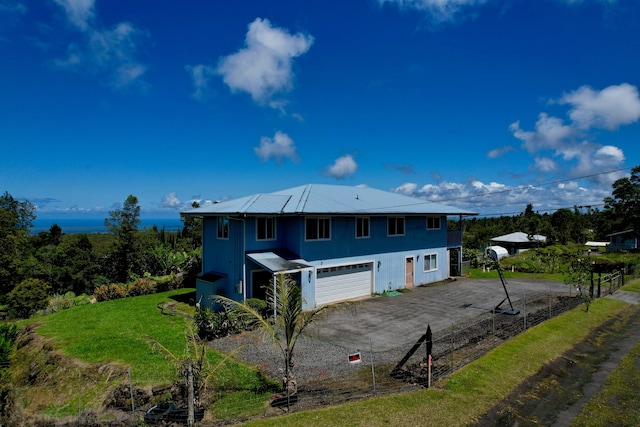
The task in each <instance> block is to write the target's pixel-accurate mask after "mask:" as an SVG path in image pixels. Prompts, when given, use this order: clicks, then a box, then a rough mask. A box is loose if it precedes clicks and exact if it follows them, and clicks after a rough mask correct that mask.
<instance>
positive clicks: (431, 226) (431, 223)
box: [427, 216, 440, 230]
mask: <svg viewBox="0 0 640 427" xmlns="http://www.w3.org/2000/svg"><path fill="white" fill-rule="evenodd" d="M427 230H440V217H439V216H428V217H427Z"/></svg>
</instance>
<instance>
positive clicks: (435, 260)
mask: <svg viewBox="0 0 640 427" xmlns="http://www.w3.org/2000/svg"><path fill="white" fill-rule="evenodd" d="M427 259H429V267H430V268H429V269H427ZM432 264H435V266H434V267H431V265H432ZM436 270H438V254H436V253H431V254H424V255H422V272H423V273H428V272H430V271H436Z"/></svg>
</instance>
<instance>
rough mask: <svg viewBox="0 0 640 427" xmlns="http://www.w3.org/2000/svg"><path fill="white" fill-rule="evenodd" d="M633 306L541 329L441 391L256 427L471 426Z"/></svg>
mask: <svg viewBox="0 0 640 427" xmlns="http://www.w3.org/2000/svg"><path fill="white" fill-rule="evenodd" d="M631 309H632V308H631V306H629V305H627V304H625V303H622V302H620V301H616V300H612V299H606V298H603V299H600V300H597V301H595V302H594V303H592V304H591V307H590V309H589V312H585V311H584V310H583V308H582V307H579V308H577V309H574V310H572V311H570V312H568V313H566V314H564V315H562V316H559V317H557V318H554V319H551V320H549V321H547V322H545V323H543V324H541V325H538V326H536V327H534V328H532V329H529V330H528V331H527V332H525V333H523V334H522V335H520V336H518V337H516V338H514V339H512V340H511V341H508V342H507V343H505V344H504V345H502V346H500V347H499V348H497V349H495V350H493V351H491V352H490V353H489V354H487V355H486V356H484V357H482V358H481V359H478V360H477V361H475V362H473V363H471V364H469V365H467V366H465V367H464V368H463V369H461V370H459V371H458V372H456V373H454V374H453V375H451V376H450V377H448V378H447V379H445V380H444V381H443V382H442V383H441V384H439V387H434V388H432V389H429V390H421V391H417V392H412V393H405V394H399V395H394V396H386V397H380V398H374V399H369V400H365V401H359V402H353V403H348V404H344V405H340V406H336V407H330V408H323V409H319V410H315V411H308V412H301V413H293V414H290V415H287V416H282V417H278V418H273V419H264V420H256V421H253V422H251V423H249V425H252V426H298V425H309V426H320V425H322V426H336V427H338V426H343V425H350V426H355V425H361V426H365V425H366V426H383V425H392V426H415V425H434V426H443V425H468V424H470V423H473V422H474V421H475V420H477V419H478V418H479V417H480V416H481V415H482V414H484V413H485V412H486V411H487V410H488V409H489V408H491V407H492V406H493V405H494V404H495V403H497V402H499V401H500V400H501V399H503V398H505V397H506V396H508V395H509V393H510V392H511V391H512V390H513V389H514V388H515V387H517V385H519V384H520V383H521V382H522V381H524V380H525V379H526V378H529V377H531V376H532V375H534V374H535V373H536V372H538V371H539V370H540V368H541V367H542V366H543V365H544V364H545V363H548V362H550V361H552V360H554V359H555V358H557V357H559V356H560V355H561V354H562V353H564V352H565V351H566V350H568V349H570V348H571V347H572V346H573V345H574V344H576V343H578V342H580V341H581V340H583V339H584V338H585V336H587V335H588V334H589V333H590V332H591V331H593V330H594V329H595V328H597V327H598V326H599V325H601V324H602V323H604V322H605V321H607V320H608V319H610V318H611V317H613V316H617V315H620V313H623V312H625V311H629V310H631Z"/></svg>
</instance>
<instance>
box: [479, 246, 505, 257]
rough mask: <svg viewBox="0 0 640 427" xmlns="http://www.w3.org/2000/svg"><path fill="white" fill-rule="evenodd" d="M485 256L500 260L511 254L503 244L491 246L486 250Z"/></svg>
mask: <svg viewBox="0 0 640 427" xmlns="http://www.w3.org/2000/svg"><path fill="white" fill-rule="evenodd" d="M484 254H485V256H488V257H490V258H492V259H496V260H500V259H502V258H504V257H506V256H508V255H509V251H508V250H506V249H505V248H503V247H502V246H489V247H488V248H487V249H485V251H484Z"/></svg>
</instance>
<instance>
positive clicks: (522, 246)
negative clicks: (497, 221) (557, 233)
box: [491, 231, 547, 255]
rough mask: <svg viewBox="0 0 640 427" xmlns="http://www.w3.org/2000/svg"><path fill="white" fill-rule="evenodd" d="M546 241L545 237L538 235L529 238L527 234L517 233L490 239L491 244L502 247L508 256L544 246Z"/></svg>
mask: <svg viewBox="0 0 640 427" xmlns="http://www.w3.org/2000/svg"><path fill="white" fill-rule="evenodd" d="M546 241H547V238H546V237H545V236H541V235H539V234H534V235H533V236H529V235H528V234H527V233H523V232H521V231H517V232H515V233H510V234H505V235H504V236H498V237H494V238H493V239H491V244H493V245H497V246H502V247H503V248H505V249H506V250H507V251H508V252H509V254H511V255H514V254H519V253H520V252H524V251H527V250H529V249H531V248H535V247H537V246H540V245H541V244H545V243H546Z"/></svg>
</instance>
